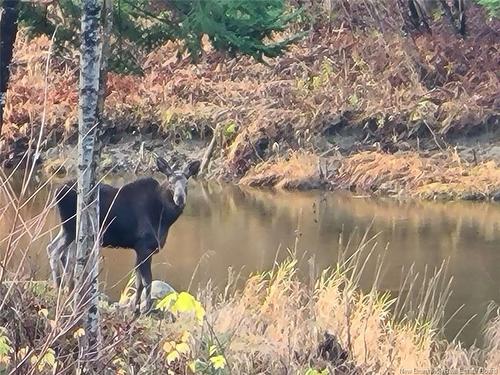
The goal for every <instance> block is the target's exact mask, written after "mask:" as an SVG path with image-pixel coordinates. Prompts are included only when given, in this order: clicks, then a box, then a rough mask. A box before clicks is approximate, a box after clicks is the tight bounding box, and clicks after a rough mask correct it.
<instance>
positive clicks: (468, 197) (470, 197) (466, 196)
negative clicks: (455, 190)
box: [460, 191, 486, 201]
mask: <svg viewBox="0 0 500 375" xmlns="http://www.w3.org/2000/svg"><path fill="white" fill-rule="evenodd" d="M485 198H486V197H485V195H484V194H481V193H479V192H477V191H476V192H473V191H470V192H464V193H462V194H460V199H462V200H464V201H483V200H485Z"/></svg>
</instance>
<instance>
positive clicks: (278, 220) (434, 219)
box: [0, 178, 500, 343]
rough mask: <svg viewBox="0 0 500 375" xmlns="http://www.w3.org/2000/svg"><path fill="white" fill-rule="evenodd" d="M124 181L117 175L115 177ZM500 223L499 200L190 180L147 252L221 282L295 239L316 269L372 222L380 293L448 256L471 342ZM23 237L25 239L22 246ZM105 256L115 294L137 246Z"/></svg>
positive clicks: (165, 268)
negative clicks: (175, 213)
mask: <svg viewBox="0 0 500 375" xmlns="http://www.w3.org/2000/svg"><path fill="white" fill-rule="evenodd" d="M126 180H127V178H121V179H115V181H114V183H116V184H120V183H123V182H125V181H126ZM15 189H16V187H15ZM48 190H49V189H44V190H43V191H41V192H40V193H39V194H38V196H37V198H36V199H35V200H34V201H33V202H31V203H30V204H28V205H27V206H26V207H25V208H24V209H23V217H24V218H25V219H29V218H30V217H33V215H34V214H36V213H39V212H40V211H41V210H42V208H43V205H44V203H45V201H46V199H47V196H48V193H49V192H48ZM0 194H2V193H0ZM4 202H5V194H4V195H0V215H2V211H1V207H2V206H4ZM9 217H11V215H9V214H8V213H5V212H4V213H3V215H2V216H0V218H1V219H0V220H1V222H0V239H3V238H4V237H5V236H6V233H8V232H9V229H10V226H11V222H10V221H11V220H9ZM57 224H58V219H57V217H56V213H55V211H54V210H52V211H51V213H50V214H49V215H48V216H47V218H46V220H45V221H44V222H43V221H41V222H40V223H39V224H38V230H39V233H40V234H43V232H44V231H46V230H48V229H50V228H54V227H55V226H56V225H57ZM499 227H500V205H495V204H485V203H482V204H481V203H470V202H450V203H433V202H412V203H399V202H396V201H393V200H375V199H369V198H356V197H352V196H350V195H346V194H339V193H324V192H308V193H283V192H280V193H272V192H266V191H256V190H244V189H240V188H238V187H235V186H227V185H218V184H201V183H193V184H191V185H190V191H189V198H188V205H187V207H186V209H185V212H184V214H183V216H182V217H181V218H180V219H179V220H178V222H177V223H176V224H175V225H174V226H173V227H172V229H171V231H170V234H169V237H168V240H167V244H166V246H165V248H163V249H162V250H161V252H160V253H159V254H157V255H155V257H154V258H153V274H154V276H155V278H159V279H163V280H167V281H168V282H169V283H171V284H172V285H173V286H174V288H176V289H181V290H182V289H186V288H187V287H188V286H189V285H190V283H192V285H194V286H196V285H198V284H200V283H201V284H205V283H206V282H207V281H208V280H212V281H213V282H214V284H215V285H218V286H221V287H223V286H224V285H225V281H226V279H227V274H228V267H231V268H232V269H233V270H235V271H236V272H240V271H241V274H242V275H243V276H244V275H248V274H249V273H251V272H255V271H261V270H267V269H270V268H271V267H272V264H273V262H274V260H275V259H276V258H278V259H279V258H284V257H285V256H286V249H287V248H294V246H295V242H296V238H299V242H298V246H297V249H298V256H299V258H300V259H302V261H301V267H302V270H303V273H304V274H307V273H308V270H309V265H308V263H309V262H308V260H309V259H310V258H311V257H313V258H314V262H315V264H316V266H317V269H321V268H324V267H328V266H331V265H334V264H335V262H336V260H337V256H338V250H339V241H338V239H339V235H340V234H341V233H343V234H344V236H349V235H350V234H351V233H353V232H356V230H358V235H354V238H355V239H357V238H359V237H360V234H359V232H363V231H365V230H366V229H367V228H371V229H370V233H371V234H375V233H379V235H378V237H377V240H376V241H377V244H378V246H377V252H378V253H380V254H381V253H383V252H384V249H385V248H386V246H388V249H389V250H388V253H387V255H386V259H385V262H384V267H383V274H382V279H381V282H380V287H381V289H383V290H390V291H392V292H393V293H397V292H398V290H399V287H400V283H401V272H402V267H406V268H408V267H409V266H410V265H411V264H412V263H414V264H415V267H416V269H417V270H420V271H423V270H424V268H425V266H426V265H428V266H430V267H437V266H439V265H441V263H442V262H443V260H448V261H449V268H448V272H449V275H450V276H453V278H454V280H453V295H452V297H451V301H450V305H449V308H448V315H450V314H452V313H453V312H454V311H455V310H456V309H457V308H458V307H459V306H461V305H462V304H464V305H465V307H464V308H463V309H462V310H461V311H460V312H459V313H458V314H457V316H456V317H455V318H454V319H453V320H452V322H451V324H450V325H449V326H448V329H447V332H446V334H447V336H448V337H449V338H453V337H454V336H455V334H456V333H457V332H458V330H459V329H460V328H461V327H462V326H463V324H464V323H465V322H466V321H467V320H468V319H469V318H470V317H471V316H472V315H474V314H477V315H478V318H476V319H474V320H473V321H472V323H471V324H470V325H468V326H467V327H466V329H465V330H464V332H463V334H462V335H461V336H460V337H461V339H463V340H464V341H465V342H466V343H471V342H472V341H473V340H474V339H475V338H477V337H478V336H479V332H478V330H479V321H480V319H481V318H482V316H483V315H484V312H485V311H486V306H487V304H488V302H489V301H491V300H495V301H496V302H497V303H499V302H500V267H499V265H500V249H499V244H500V228H499ZM32 232H34V230H32ZM55 234H56V230H53V231H51V232H50V233H47V234H46V235H42V236H41V237H40V238H39V239H37V240H36V241H35V242H34V244H32V245H31V247H30V250H29V251H28V258H27V260H26V261H25V262H24V268H23V271H24V272H25V273H26V274H28V275H32V276H34V277H36V278H38V279H43V278H47V277H48V275H49V272H48V263H47V257H46V253H45V246H46V244H47V242H48V241H49V240H50V236H51V235H52V236H54V235H55ZM361 234H362V233H361ZM29 242H30V241H28V239H27V238H24V239H23V241H21V243H20V244H19V248H23V246H27V245H26V244H28V243H29ZM4 246H5V241H4V242H2V243H0V250H1V249H2V247H4ZM278 249H280V250H279V251H278ZM277 253H278V255H277ZM103 256H104V260H103V263H102V274H101V275H102V276H101V281H103V282H104V283H105V288H106V289H107V291H108V293H109V294H110V295H111V296H112V297H115V298H116V297H117V296H118V295H119V292H120V290H121V289H122V288H123V286H124V284H125V283H126V278H127V273H128V272H129V271H130V270H131V268H132V267H133V265H134V253H133V251H131V250H123V249H104V250H103ZM19 258H20V256H18V257H17V259H15V260H13V262H11V264H10V268H11V269H12V268H13V267H14V266H17V265H18V264H19ZM372 263H374V262H372ZM197 265H199V266H198V267H197ZM195 270H196V272H195ZM373 270H374V264H372V265H371V268H370V267H368V272H367V273H366V277H365V278H364V279H363V280H362V281H361V283H362V287H364V288H370V287H371V285H372V281H373Z"/></svg>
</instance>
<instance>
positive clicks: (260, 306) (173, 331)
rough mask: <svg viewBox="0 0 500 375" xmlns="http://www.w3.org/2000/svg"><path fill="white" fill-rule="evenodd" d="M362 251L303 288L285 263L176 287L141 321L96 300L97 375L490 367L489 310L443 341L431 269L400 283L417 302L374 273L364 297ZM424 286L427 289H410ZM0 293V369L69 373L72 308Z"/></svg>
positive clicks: (48, 293) (498, 326)
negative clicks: (476, 339)
mask: <svg viewBox="0 0 500 375" xmlns="http://www.w3.org/2000/svg"><path fill="white" fill-rule="evenodd" d="M369 242H370V241H368V243H369ZM368 243H367V244H368ZM365 245H366V244H365ZM361 253H362V251H360V249H358V252H357V253H355V254H354V255H353V257H351V258H350V259H349V260H346V261H342V262H340V263H339V265H338V268H337V270H336V271H334V272H332V271H324V272H323V273H321V276H319V277H318V279H316V280H311V283H310V284H308V283H304V282H302V281H300V280H299V278H298V276H297V260H294V259H289V260H287V261H285V262H283V263H281V264H279V265H276V266H275V268H274V269H273V270H272V271H270V272H266V273H262V274H257V275H254V276H252V277H250V278H249V279H248V280H246V282H245V286H244V288H243V289H242V290H239V291H237V290H236V288H235V287H234V285H233V284H232V283H233V282H234V281H235V279H234V278H233V277H231V275H229V282H228V285H227V287H226V288H225V289H224V291H223V292H221V291H217V290H215V289H213V288H212V287H211V286H210V285H208V286H205V287H204V288H202V289H201V290H199V291H198V293H197V294H196V296H197V297H196V298H194V297H193V296H192V295H191V294H189V293H186V292H184V293H183V294H182V293H181V294H182V297H181V294H175V293H174V294H168V295H167V296H166V297H165V299H161V300H159V301H158V303H159V304H158V305H157V306H158V309H159V311H157V312H154V313H153V314H152V315H151V316H149V317H141V318H139V319H134V318H133V316H132V312H131V310H130V309H129V308H127V307H122V306H120V305H119V304H115V303H111V304H110V303H109V302H107V301H106V299H105V298H104V299H103V300H102V301H101V303H100V317H101V322H102V326H101V332H102V342H101V346H102V347H101V349H100V350H99V355H98V356H97V360H96V362H95V363H94V365H93V366H94V368H95V369H96V373H113V374H131V373H136V372H137V371H139V369H140V370H141V371H145V372H148V373H159V372H162V373H172V374H195V373H196V374H229V373H233V374H249V373H265V374H277V373H284V372H287V373H289V372H292V373H300V374H345V375H347V374H350V375H354V374H359V375H361V374H399V373H403V372H404V371H410V372H411V373H413V372H415V371H417V370H418V369H428V370H426V371H429V372H430V371H431V369H434V370H433V371H439V372H444V371H446V372H454V371H457V372H458V371H493V372H480V373H494V371H496V369H497V368H498V366H500V357H499V355H498V354H499V353H500V351H499V348H500V320H499V319H498V317H497V318H494V319H492V320H491V321H490V322H489V323H488V325H487V329H486V338H485V346H484V347H483V348H477V347H472V348H470V349H464V348H462V347H461V345H460V343H449V342H447V341H445V340H443V339H442V338H441V337H440V333H439V332H440V324H442V322H441V319H442V311H443V310H442V309H443V308H444V304H446V300H447V298H448V296H449V294H448V293H449V290H447V289H446V288H445V284H446V280H445V278H443V276H442V273H441V271H438V272H437V273H436V274H435V275H433V276H432V278H431V279H430V280H431V281H429V284H428V285H427V286H426V284H425V283H424V285H415V283H416V281H415V280H413V279H412V276H410V277H409V279H407V282H409V285H408V287H409V298H410V300H411V301H412V302H414V303H415V305H413V304H412V303H408V300H405V298H407V297H404V296H403V295H401V296H399V297H396V298H395V299H393V297H391V296H390V295H389V294H387V293H382V292H379V291H377V289H376V283H377V279H376V278H375V281H374V288H373V289H372V291H371V292H369V293H366V294H363V293H361V292H360V291H359V289H358V287H357V284H356V283H357V281H356V280H359V279H358V277H359V276H360V275H361V273H362V267H361V265H362V260H361V258H360V257H359V256H360V254H361ZM350 267H353V268H350ZM360 267H361V268H360ZM233 276H234V275H233ZM413 276H415V275H413ZM429 276H431V275H429ZM427 287H428V289H427V291H426V293H419V290H421V288H427ZM0 290H1V291H2V295H4V296H8V297H4V298H3V299H2V303H5V307H6V308H4V309H2V310H0V318H1V319H2V321H3V322H5V323H3V327H2V328H1V330H0V344H2V345H1V346H0V349H1V351H0V370H1V369H3V370H5V371H9V370H12V369H14V368H16V367H17V368H18V370H19V369H21V370H22V371H23V372H29V371H37V370H38V371H37V372H36V373H41V374H45V373H54V372H58V373H59V372H62V373H69V372H70V371H73V370H74V366H75V364H76V362H75V360H74V359H75V358H76V357H75V356H76V353H77V350H78V341H79V338H80V337H82V335H84V334H85V332H84V331H83V330H82V329H81V328H80V327H79V323H78V314H77V313H75V312H74V311H72V310H71V301H72V298H71V295H66V293H64V292H63V293H59V294H58V293H56V292H55V290H53V289H52V288H51V287H50V286H48V285H47V284H46V283H44V282H29V281H28V282H26V281H24V282H18V283H6V282H4V283H3V284H0ZM412 290H413V291H414V293H413V294H412V292H411V291H412ZM431 295H432V296H433V297H432V298H430V299H429V298H428V297H429V296H431ZM181 299H182V301H181ZM167 301H170V302H167ZM178 301H181V302H178ZM394 305H395V306H396V307H395V312H391V311H394V309H393V308H392V307H391V306H394ZM161 306H163V307H161ZM411 306H418V310H413V309H412V307H411ZM162 311H163V312H162ZM165 312H167V314H165ZM172 316H173V317H174V318H175V320H174V321H172ZM473 369H476V370H473ZM474 373H475V372H474Z"/></svg>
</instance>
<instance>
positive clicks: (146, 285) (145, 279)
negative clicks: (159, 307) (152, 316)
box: [137, 252, 153, 314]
mask: <svg viewBox="0 0 500 375" xmlns="http://www.w3.org/2000/svg"><path fill="white" fill-rule="evenodd" d="M152 255H153V253H152V252H148V253H147V255H146V256H143V257H141V258H142V262H141V263H140V264H139V267H138V270H139V274H140V277H141V281H142V286H143V289H144V294H145V298H144V306H140V307H142V308H141V311H140V312H141V313H143V314H147V313H148V312H149V311H150V310H151V307H152V301H151V284H152V282H153V280H152V279H153V277H152V274H151V257H152ZM137 295H138V296H139V303H140V301H141V300H142V291H141V294H140V295H139V294H137Z"/></svg>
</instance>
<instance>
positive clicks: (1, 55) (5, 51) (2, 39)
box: [0, 0, 19, 135]
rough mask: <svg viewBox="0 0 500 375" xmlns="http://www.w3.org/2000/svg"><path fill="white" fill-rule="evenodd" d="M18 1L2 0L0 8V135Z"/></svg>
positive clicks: (15, 28) (0, 132) (15, 30)
mask: <svg viewBox="0 0 500 375" xmlns="http://www.w3.org/2000/svg"><path fill="white" fill-rule="evenodd" d="M18 3H19V0H3V1H2V7H1V8H0V135H2V125H3V108H4V105H5V96H6V94H7V85H8V83H9V75H10V74H9V73H10V71H9V66H10V63H11V61H12V53H13V51H14V43H15V41H16V35H17V14H18V7H17V6H18Z"/></svg>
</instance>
